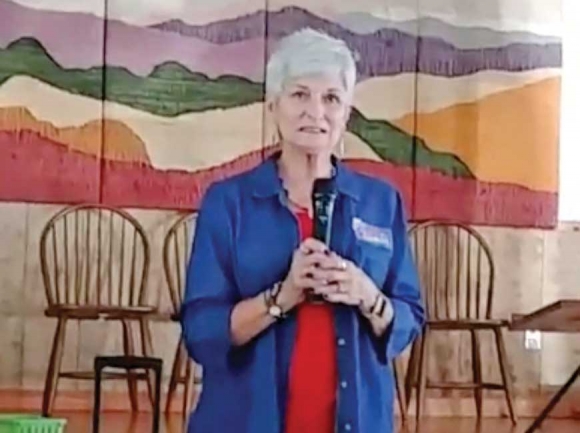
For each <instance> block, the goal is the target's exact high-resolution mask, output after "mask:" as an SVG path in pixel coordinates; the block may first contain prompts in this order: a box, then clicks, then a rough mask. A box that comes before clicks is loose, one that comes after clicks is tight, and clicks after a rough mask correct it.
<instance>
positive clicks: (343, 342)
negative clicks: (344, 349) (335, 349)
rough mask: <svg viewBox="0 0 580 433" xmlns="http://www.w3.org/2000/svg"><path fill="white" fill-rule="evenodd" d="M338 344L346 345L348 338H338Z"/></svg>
mask: <svg viewBox="0 0 580 433" xmlns="http://www.w3.org/2000/svg"><path fill="white" fill-rule="evenodd" d="M338 345H339V346H345V345H346V340H345V339H344V338H339V339H338Z"/></svg>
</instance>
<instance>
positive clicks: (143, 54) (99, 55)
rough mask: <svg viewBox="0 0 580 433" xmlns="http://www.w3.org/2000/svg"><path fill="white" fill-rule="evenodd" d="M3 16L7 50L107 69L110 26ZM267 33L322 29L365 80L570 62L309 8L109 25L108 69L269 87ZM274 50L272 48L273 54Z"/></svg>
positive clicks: (527, 48)
mask: <svg viewBox="0 0 580 433" xmlns="http://www.w3.org/2000/svg"><path fill="white" fill-rule="evenodd" d="M0 16H1V17H2V18H3V25H2V26H0V46H2V47H5V46H7V45H8V44H9V43H10V42H12V41H14V40H17V39H20V38H22V37H33V38H35V39H37V40H39V41H40V42H41V43H42V44H43V45H44V46H45V47H46V49H47V51H48V52H49V53H50V54H51V56H52V57H53V58H54V59H55V60H56V61H57V62H59V63H60V64H61V65H62V66H63V67H65V68H73V67H80V68H87V67H91V66H98V65H101V64H103V56H104V48H103V39H104V23H103V20H102V19H101V18H98V17H96V16H93V15H90V14H83V13H65V12H54V11H43V10H38V9H31V8H27V7H24V6H21V5H18V4H15V3H13V2H10V1H9V0H0ZM5 17H6V19H4V18H5ZM266 19H267V24H268V25H267V26H266ZM266 27H267V29H268V33H269V39H274V40H275V39H278V38H280V37H282V36H284V35H287V34H289V33H291V32H293V31H295V30H296V29H299V28H303V27H312V28H317V29H321V30H324V31H326V32H328V33H330V34H332V35H334V36H337V37H340V38H343V39H344V40H345V41H346V42H347V43H348V44H349V46H350V47H351V48H353V50H355V51H356V52H358V54H359V55H360V58H361V60H360V62H359V71H360V73H361V77H362V78H365V77H370V76H377V75H394V74H398V73H401V72H414V71H416V70H417V68H418V70H419V71H421V72H423V73H428V74H433V75H442V76H460V75H466V74H471V73H474V72H477V71H481V70H486V69H498V70H507V71H522V70H529V69H535V68H543V67H559V66H560V65H561V58H562V53H561V45H560V44H545V45H537V44H513V45H509V46H507V47H498V48H488V49H481V50H479V49H473V50H458V49H456V48H455V47H454V46H453V45H451V44H449V43H447V42H445V41H443V40H441V39H436V38H420V39H417V38H415V37H413V36H412V35H410V34H408V33H404V32H401V31H399V30H395V29H381V30H378V31H376V32H374V33H372V34H366V35H362V34H357V33H354V32H352V31H350V30H346V29H345V28H343V27H342V26H340V25H338V24H336V23H333V22H331V21H328V20H325V19H322V18H319V17H317V16H315V15H313V14H311V13H309V12H308V11H306V10H304V9H300V8H296V7H287V8H283V9H281V10H280V11H277V12H269V13H268V14H266V13H265V12H263V11H262V12H256V13H254V14H249V15H246V16H243V17H239V18H236V19H233V20H226V21H220V22H216V23H211V24H208V25H204V26H190V25H187V24H185V23H183V22H180V21H170V22H167V23H163V24H160V25H157V26H154V27H153V28H143V27H139V26H135V25H130V24H127V23H123V22H120V21H117V20H111V21H109V23H108V26H107V41H108V44H107V50H106V53H107V54H106V56H107V58H106V63H107V64H109V65H113V66H120V67H125V68H127V69H128V70H130V71H131V72H133V73H135V74H139V75H146V74H148V73H150V72H151V71H152V70H153V68H154V67H155V66H156V65H159V64H161V63H165V62H169V61H173V62H178V63H181V64H182V65H183V66H185V67H187V68H188V69H190V70H191V71H194V72H201V73H204V74H207V75H208V76H210V77H215V76H216V75H222V74H229V75H239V76H243V77H247V78H250V79H252V80H257V81H261V80H263V71H264V51H265V47H264V44H265V41H264V33H265V29H266ZM71 41H74V43H71ZM272 46H273V44H268V48H271V47H272ZM418 57H419V58H420V61H419V62H417V58H418Z"/></svg>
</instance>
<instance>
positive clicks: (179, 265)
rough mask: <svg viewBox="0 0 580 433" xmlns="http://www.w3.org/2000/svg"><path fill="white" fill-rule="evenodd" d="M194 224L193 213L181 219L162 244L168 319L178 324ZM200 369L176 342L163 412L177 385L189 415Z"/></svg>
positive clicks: (167, 406)
mask: <svg viewBox="0 0 580 433" xmlns="http://www.w3.org/2000/svg"><path fill="white" fill-rule="evenodd" d="M196 220H197V213H193V214H186V215H183V216H181V217H180V218H179V219H178V220H177V221H176V222H175V223H174V224H173V225H172V226H171V228H170V229H169V231H168V232H167V235H166V236H165V241H164V243H163V266H164V269H165V278H166V280H167V287H168V288H169V296H170V299H171V304H172V308H173V314H172V317H171V318H172V320H174V321H175V322H179V315H180V310H181V305H182V303H183V295H184V291H185V276H186V269H187V265H188V262H189V255H190V252H191V251H190V250H191V241H192V237H193V233H194V228H195V222H196ZM200 369H201V367H200V366H199V365H197V364H196V363H195V362H193V361H192V360H191V359H190V358H189V356H188V354H187V350H186V348H185V345H184V343H183V339H182V338H180V339H179V342H178V344H177V349H176V352H175V359H174V361H173V368H172V371H171V379H170V380H169V389H168V392H167V402H166V408H165V411H166V412H169V411H170V409H171V403H172V401H173V398H174V395H175V391H176V389H177V386H178V385H180V384H181V385H183V386H184V391H183V415H184V416H186V415H187V414H188V413H189V411H190V410H191V406H192V404H193V401H194V397H195V393H194V391H195V388H196V385H199V384H201V376H200Z"/></svg>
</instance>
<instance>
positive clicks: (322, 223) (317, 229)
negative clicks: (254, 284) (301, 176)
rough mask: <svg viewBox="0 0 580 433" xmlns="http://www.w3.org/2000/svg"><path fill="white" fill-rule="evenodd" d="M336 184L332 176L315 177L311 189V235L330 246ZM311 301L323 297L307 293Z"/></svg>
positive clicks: (320, 299) (322, 299) (318, 300)
mask: <svg viewBox="0 0 580 433" xmlns="http://www.w3.org/2000/svg"><path fill="white" fill-rule="evenodd" d="M336 195H337V194H336V185H335V182H334V179H333V178H330V179H316V180H315V181H314V187H313V190H312V209H313V210H314V215H313V233H312V237H313V238H314V239H317V240H319V241H321V242H323V243H324V244H325V245H326V246H330V239H331V235H332V215H333V213H334V202H335V201H336ZM307 298H308V300H309V301H311V302H323V301H324V298H323V297H322V296H320V295H315V294H313V293H309V294H307Z"/></svg>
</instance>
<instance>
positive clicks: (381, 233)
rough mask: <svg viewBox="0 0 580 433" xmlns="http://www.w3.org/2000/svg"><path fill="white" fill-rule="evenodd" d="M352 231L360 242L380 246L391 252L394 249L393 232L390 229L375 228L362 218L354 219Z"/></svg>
mask: <svg viewBox="0 0 580 433" xmlns="http://www.w3.org/2000/svg"><path fill="white" fill-rule="evenodd" d="M352 229H353V231H354V234H355V236H356V238H357V239H358V240H360V241H364V242H369V243H371V244H375V245H379V246H381V247H383V248H387V249H389V250H390V249H392V248H393V232H392V231H391V229H390V228H386V227H379V226H375V225H373V224H369V223H367V222H365V221H363V220H361V219H360V218H353V219H352Z"/></svg>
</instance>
